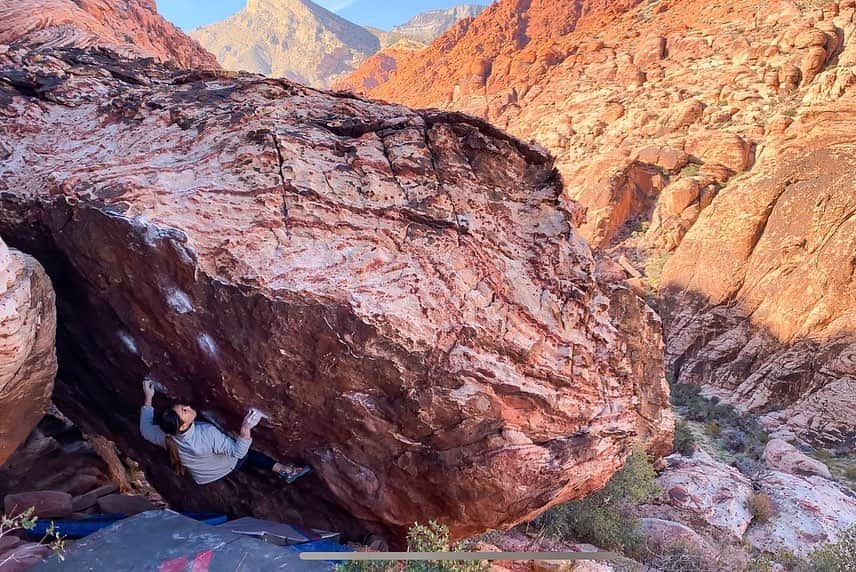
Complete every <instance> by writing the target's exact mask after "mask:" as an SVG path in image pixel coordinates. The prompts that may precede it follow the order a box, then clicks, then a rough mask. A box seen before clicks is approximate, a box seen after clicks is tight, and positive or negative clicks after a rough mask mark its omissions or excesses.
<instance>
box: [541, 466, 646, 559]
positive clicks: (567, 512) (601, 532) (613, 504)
mask: <svg viewBox="0 0 856 572" xmlns="http://www.w3.org/2000/svg"><path fill="white" fill-rule="evenodd" d="M655 476H656V474H655V472H654V468H653V467H652V466H651V464H650V463H649V462H648V457H647V456H646V455H645V453H644V452H642V451H637V452H635V453H633V454H632V455H631V456H630V457H629V458H628V459H627V462H626V463H625V464H624V467H622V468H621V470H619V471H618V472H617V473H615V474H614V475H613V476H612V478H611V479H610V480H609V482H608V483H607V484H606V486H605V487H604V488H602V489H601V490H599V491H597V492H596V493H593V494H591V495H589V496H587V497H586V498H584V499H581V500H577V501H572V502H569V503H565V504H563V505H559V506H556V507H553V508H552V509H550V510H549V511H547V512H546V513H544V514H543V515H542V516H541V517H539V518H538V519H537V520H536V524H537V525H538V526H541V527H542V528H543V529H544V532H545V533H546V534H547V535H549V536H551V537H553V538H557V539H560V540H566V541H578V540H582V541H586V542H591V543H592V544H595V545H597V546H601V547H603V548H608V549H610V550H615V551H618V552H623V553H625V554H627V555H628V556H631V557H637V558H639V557H640V556H641V555H643V551H644V550H643V549H644V542H643V540H642V538H641V537H640V535H639V533H638V528H639V519H638V518H636V517H634V515H633V510H634V508H635V507H637V506H638V505H640V504H643V503H645V502H648V501H650V500H651V499H653V498H654V497H655V496H656V495H657V494H659V492H660V491H659V488H658V487H657V485H656V483H655V482H654V478H655Z"/></svg>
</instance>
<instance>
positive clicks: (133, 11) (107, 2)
mask: <svg viewBox="0 0 856 572" xmlns="http://www.w3.org/2000/svg"><path fill="white" fill-rule="evenodd" d="M0 22H2V23H3V24H2V26H0V44H24V45H28V46H33V47H34V46H44V47H47V48H52V47H80V48H84V47H92V46H101V47H106V48H110V49H112V50H114V51H116V52H118V53H120V54H123V55H125V56H128V57H153V58H155V59H156V60H157V61H160V62H168V61H172V62H175V63H176V64H177V65H179V66H181V67H204V68H219V65H218V64H217V60H216V59H215V58H214V56H213V55H211V54H210V53H208V52H207V51H205V50H204V49H203V48H202V46H200V45H199V44H197V43H196V42H195V41H194V40H192V39H191V38H190V37H189V36H186V35H185V34H184V33H183V32H182V31H181V30H179V29H178V28H176V27H175V26H173V25H172V24H170V23H169V22H167V21H166V20H164V19H163V18H162V17H161V16H160V15H159V14H158V12H157V6H156V5H155V1H154V0H3V3H2V4H0Z"/></svg>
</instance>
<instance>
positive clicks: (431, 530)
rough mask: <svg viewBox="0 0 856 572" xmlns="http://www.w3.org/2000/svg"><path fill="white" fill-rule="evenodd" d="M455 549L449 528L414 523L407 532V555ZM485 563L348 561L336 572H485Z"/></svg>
mask: <svg viewBox="0 0 856 572" xmlns="http://www.w3.org/2000/svg"><path fill="white" fill-rule="evenodd" d="M459 550H460V547H459V546H458V545H455V546H450V544H449V528H448V527H447V526H446V525H444V524H440V523H439V522H435V521H433V520H432V521H430V522H428V524H419V523H416V524H414V525H413V526H411V527H410V529H409V530H408V531H407V551H408V552H458V551H459ZM486 569H487V566H486V563H485V562H466V561H458V562H453V561H437V560H426V561H407V562H403V563H402V562H378V561H370V560H366V561H362V560H360V561H357V560H353V561H348V562H344V563H342V564H340V565H339V566H338V567H337V571H338V572H385V571H387V570H396V571H402V572H481V571H483V570H486Z"/></svg>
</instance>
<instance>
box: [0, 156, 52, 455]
mask: <svg viewBox="0 0 856 572" xmlns="http://www.w3.org/2000/svg"><path fill="white" fill-rule="evenodd" d="M0 145H2V143H0ZM55 331H56V307H55V305H54V293H53V288H52V287H51V283H50V280H49V279H48V277H47V275H46V274H45V272H44V270H43V269H42V267H41V265H40V264H39V263H38V262H36V261H35V260H34V259H33V258H32V257H30V256H27V255H25V254H22V253H20V252H18V251H16V250H14V249H13V250H10V249H9V248H8V247H7V246H6V244H5V243H4V242H3V240H2V239H0V395H2V399H0V465H2V464H3V463H5V462H6V460H7V459H8V458H9V456H10V455H11V454H12V453H13V452H14V451H15V449H16V448H17V447H18V445H20V444H21V443H22V442H23V441H24V440H25V439H26V438H27V435H29V434H30V431H32V429H33V427H35V426H36V424H37V423H38V422H39V420H40V419H41V418H42V415H44V413H45V410H46V409H47V406H48V404H49V403H50V397H51V391H52V389H53V384H54V376H55V375H56V369H57V363H56V355H55V353H54V334H55Z"/></svg>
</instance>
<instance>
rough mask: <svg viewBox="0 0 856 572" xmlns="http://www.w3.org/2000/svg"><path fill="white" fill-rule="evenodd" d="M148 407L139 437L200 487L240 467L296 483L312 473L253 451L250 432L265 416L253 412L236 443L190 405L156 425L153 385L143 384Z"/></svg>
mask: <svg viewBox="0 0 856 572" xmlns="http://www.w3.org/2000/svg"><path fill="white" fill-rule="evenodd" d="M143 394H144V395H145V403H144V404H143V407H142V409H140V433H142V435H143V438H144V439H145V440H146V441H148V442H149V443H153V444H155V445H158V446H160V447H164V448H165V449H166V450H167V452H168V453H169V459H170V462H171V463H172V467H173V469H175V471H176V472H177V473H178V474H179V475H183V474H184V472H185V469H186V470H187V471H188V472H189V473H190V476H191V477H193V480H194V481H195V482H196V483H197V484H199V485H206V484H208V483H213V482H214V481H216V480H219V479H222V478H223V477H225V476H226V475H228V474H229V473H231V472H232V471H234V470H235V469H237V468H241V467H255V468H257V469H261V470H263V471H272V472H274V473H275V474H277V475H279V476H280V477H281V478H283V479H285V481H286V482H287V483H293V482H294V481H295V480H296V479H298V478H300V477H302V476H303V475H305V474H306V473H308V472H309V471H310V469H309V467H295V466H292V465H285V464H282V463H278V462H276V461H274V460H273V459H271V458H270V457H268V456H267V455H265V454H264V453H259V452H258V451H253V450H251V449H250V444H252V442H253V440H252V437H251V436H250V431H252V429H253V428H254V427H255V426H256V425H258V424H259V421H261V419H262V414H261V413H259V412H258V411H256V410H254V409H251V410H250V412H249V413H247V416H246V417H244V422H243V424H242V425H241V433H240V435H239V436H238V438H237V439H233V438H232V437H229V436H228V435H226V434H225V433H223V432H222V431H220V430H219V429H217V428H216V427H215V426H214V425H211V424H210V423H205V422H204V421H199V422H197V421H196V411H194V410H193V408H192V407H189V406H187V405H173V406H171V407H167V408H166V409H164V410H163V411H161V413H160V415H158V419H157V424H155V410H154V409H153V408H152V398H153V397H154V396H155V384H154V382H153V381H152V380H151V379H149V378H146V379H145V380H143Z"/></svg>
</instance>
